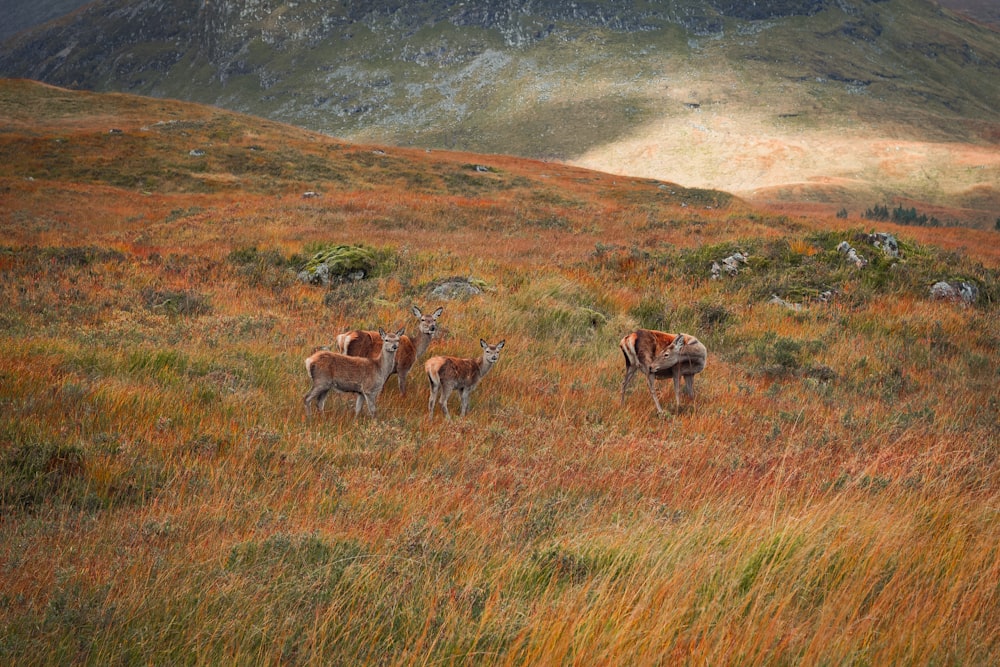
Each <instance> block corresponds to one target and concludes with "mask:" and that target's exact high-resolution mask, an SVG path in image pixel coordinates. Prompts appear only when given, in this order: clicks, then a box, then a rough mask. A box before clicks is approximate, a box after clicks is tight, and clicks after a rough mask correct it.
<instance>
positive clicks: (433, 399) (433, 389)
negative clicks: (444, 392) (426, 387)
mask: <svg viewBox="0 0 1000 667" xmlns="http://www.w3.org/2000/svg"><path fill="white" fill-rule="evenodd" d="M438 389H439V385H435V384H434V383H433V382H431V399H430V400H429V401H427V410H428V411H429V412H430V418H431V419H434V403H435V402H436V401H437V397H438Z"/></svg>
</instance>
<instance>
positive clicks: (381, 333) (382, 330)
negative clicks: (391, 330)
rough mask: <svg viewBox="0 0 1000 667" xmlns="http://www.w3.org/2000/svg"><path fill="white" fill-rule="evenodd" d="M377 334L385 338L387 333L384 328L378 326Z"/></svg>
mask: <svg viewBox="0 0 1000 667" xmlns="http://www.w3.org/2000/svg"><path fill="white" fill-rule="evenodd" d="M378 335H379V336H381V337H382V338H385V337H386V336H387V335H388V334H386V332H385V329H383V328H382V327H379V328H378Z"/></svg>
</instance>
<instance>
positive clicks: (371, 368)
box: [306, 350, 385, 392]
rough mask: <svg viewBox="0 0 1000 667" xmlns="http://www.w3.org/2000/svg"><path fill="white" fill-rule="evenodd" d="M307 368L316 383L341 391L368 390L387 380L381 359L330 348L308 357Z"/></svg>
mask: <svg viewBox="0 0 1000 667" xmlns="http://www.w3.org/2000/svg"><path fill="white" fill-rule="evenodd" d="M306 369H307V370H308V371H309V377H310V378H311V379H312V381H313V382H314V383H324V384H329V385H330V386H331V387H336V388H337V389H340V390H341V391H355V392H359V391H368V390H371V389H372V388H374V387H375V386H377V385H378V384H380V383H382V382H385V378H383V377H381V370H382V369H381V365H380V363H379V361H376V360H374V359H369V358H367V357H349V356H347V355H345V354H339V353H337V352H330V351H329V350H320V351H319V352H316V353H315V354H313V355H312V356H310V357H309V358H308V359H306Z"/></svg>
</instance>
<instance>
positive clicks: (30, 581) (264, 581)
mask: <svg viewBox="0 0 1000 667" xmlns="http://www.w3.org/2000/svg"><path fill="white" fill-rule="evenodd" d="M39 105H40V106H39V108H40V109H44V108H45V106H44V105H43V104H42V103H41V102H39ZM184 109H186V107H184V108H183V109H182V110H180V111H178V113H185V112H184ZM81 113H83V112H81ZM199 113H200V112H199ZM213 113H214V112H213ZM220 113H221V112H220ZM212 117H213V116H212V114H206V115H205V116H201V115H195V114H193V112H192V116H191V118H192V119H194V118H197V119H199V121H198V122H199V123H204V125H198V124H192V125H189V126H185V127H186V130H185V131H186V132H188V134H186V135H181V134H176V133H175V134H171V133H170V132H167V131H165V130H164V131H162V132H158V131H156V130H150V131H149V132H150V136H151V137H155V138H156V141H155V142H154V141H152V140H144V141H145V143H142V142H140V143H139V144H138V145H137V147H136V148H135V149H134V150H136V151H137V154H138V155H140V156H141V155H142V154H143V152H142V151H149V152H150V153H151V154H152V155H153V156H154V157H156V158H157V159H160V160H163V161H166V162H168V163H169V162H170V161H177V165H178V166H177V167H176V168H177V170H178V175H176V176H175V177H174V178H173V179H172V180H170V181H169V182H167V181H161V182H158V183H155V184H154V185H155V189H154V190H152V191H150V193H149V194H142V193H141V192H140V191H137V190H135V189H132V188H131V187H123V186H116V187H111V186H109V185H108V184H107V182H106V181H113V180H115V179H117V178H119V177H120V175H116V174H118V172H117V171H115V170H116V169H125V167H115V166H114V164H115V163H112V162H108V164H107V165H105V166H104V167H103V169H105V170H110V172H109V173H110V175H109V174H108V173H105V172H102V171H96V172H87V173H89V174H90V175H89V176H87V175H84V176H81V175H80V172H79V170H78V169H77V168H76V167H74V166H73V165H72V164H70V163H71V162H72V160H69V159H68V158H67V159H66V160H63V161H58V160H54V159H51V158H49V157H46V156H47V154H46V153H38V152H36V153H30V152H29V153H27V154H26V157H25V158H24V159H23V160H22V159H21V158H19V157H18V155H19V153H17V152H14V151H13V149H11V148H10V145H11V142H13V143H16V141H15V140H14V139H12V138H11V137H8V138H7V139H5V140H4V141H7V142H8V143H7V144H5V145H6V146H7V148H5V150H6V151H7V152H6V153H5V157H6V158H7V160H6V161H5V166H4V169H6V171H5V172H4V174H3V177H2V178H3V187H2V189H0V197H2V199H3V206H2V207H0V210H2V211H3V213H2V214H0V233H2V235H3V238H5V239H8V240H7V241H5V243H6V244H7V245H6V246H5V247H4V248H3V249H2V250H0V302H2V303H4V304H6V306H5V307H4V308H3V309H2V310H0V401H2V407H3V409H2V411H0V474H2V486H0V488H2V500H0V505H2V507H0V509H2V519H0V536H2V539H0V569H2V573H3V576H2V577H0V601H2V603H3V604H2V605H0V624H2V632H0V657H2V659H3V661H4V662H9V663H12V664H76V663H82V664H131V663H154V664H174V663H189V664H190V663H194V664H205V663H213V664H214V663H230V662H234V663H265V664H441V663H445V664H498V665H499V664H526V663H528V664H553V663H576V664H609V663H614V664H675V663H694V664H740V665H747V664H774V663H795V664H937V663H955V664H991V663H995V662H996V661H997V659H998V657H1000V635H998V634H997V632H996V628H997V627H1000V614H998V609H1000V605H998V602H1000V600H998V594H1000V589H998V588H997V583H996V582H997V581H998V580H1000V576H998V575H1000V572H998V568H1000V558H998V554H997V548H996V545H997V544H1000V533H998V530H1000V529H998V528H997V526H998V522H997V507H998V488H1000V487H998V481H1000V480H998V460H997V447H998V430H997V423H998V419H997V417H998V405H1000V404H998V401H997V395H998V392H997V388H998V376H997V370H996V369H997V366H998V361H1000V359H998V351H997V350H998V349H1000V346H998V344H997V343H998V341H1000V321H998V314H997V308H996V296H997V286H996V273H995V269H994V268H990V267H991V266H994V264H992V263H991V261H990V259H989V258H990V252H991V251H990V250H989V249H988V248H983V249H982V254H981V253H980V252H979V251H980V248H979V245H980V244H979V243H978V242H976V243H973V241H972V240H970V241H969V245H968V247H967V249H966V250H965V251H964V252H956V250H955V241H954V239H955V238H956V237H960V236H961V231H959V230H948V232H947V234H948V237H949V239H952V240H951V241H949V246H948V247H947V248H940V247H938V246H935V245H934V243H933V237H931V236H928V232H927V231H926V230H921V231H920V235H921V236H920V238H919V239H918V238H915V237H913V236H911V235H910V234H909V232H910V230H908V229H903V228H894V227H891V226H889V227H887V229H890V230H892V231H895V232H896V233H898V234H899V235H900V237H901V239H902V240H903V242H904V260H903V261H902V262H898V263H894V262H888V261H883V260H878V261H874V259H875V258H873V264H872V266H871V267H870V270H869V271H867V272H858V271H856V270H854V269H852V268H851V267H848V266H845V265H844V264H843V262H842V261H841V259H840V258H839V256H838V254H837V253H836V251H835V250H834V248H835V246H836V243H837V242H839V240H841V239H852V240H853V238H854V237H853V234H854V232H855V231H857V229H858V227H857V223H856V222H855V223H853V224H854V226H852V223H851V221H847V223H845V222H844V221H842V220H836V219H833V218H831V219H823V218H817V217H804V218H795V219H792V218H789V217H787V216H783V215H777V214H772V213H769V212H767V211H752V210H747V209H745V208H744V207H743V206H742V205H741V204H740V203H738V202H721V201H717V200H716V199H715V198H714V195H711V193H701V192H688V191H684V190H683V189H682V188H679V187H677V186H669V187H668V188H667V189H664V188H661V187H659V184H655V183H648V182H642V181H628V180H625V179H621V178H617V177H609V176H605V175H601V174H592V173H588V172H584V171H582V170H575V169H570V168H566V167H563V166H561V165H555V164H543V163H532V162H523V161H516V160H513V159H509V158H501V157H496V156H490V157H489V158H485V157H482V156H465V155H452V154H444V153H433V154H430V155H428V154H424V153H422V152H421V153H418V152H408V151H402V150H399V151H397V150H393V149H390V150H389V151H387V152H388V155H387V156H383V155H381V154H379V153H374V152H372V149H370V148H365V147H351V146H338V145H336V144H335V143H334V142H332V141H329V140H322V139H319V138H316V137H303V136H300V135H298V134H296V133H294V132H293V131H291V130H290V129H287V128H278V127H271V126H267V127H263V128H262V127H260V126H258V125H255V124H254V123H255V121H251V120H249V119H239V118H237V117H231V116H228V115H225V116H224V117H222V118H221V120H217V121H212V120H211V119H212ZM154 120H155V115H154V116H152V117H150V118H149V119H148V120H147V121H143V122H138V121H137V122H136V128H135V131H136V132H139V131H140V130H139V127H138V126H139V125H144V124H146V123H152V122H154ZM43 121H44V118H42V119H40V120H39V121H38V122H39V126H38V127H36V128H35V130H34V131H35V132H36V134H40V135H42V136H46V135H45V133H46V132H50V133H51V134H50V135H47V136H48V137H49V139H53V138H63V139H65V140H67V141H69V142H70V143H72V142H73V141H75V140H76V139H74V137H76V136H77V135H78V134H79V135H81V136H85V137H86V138H87V141H85V142H82V141H81V143H82V145H83V146H84V147H83V148H80V149H79V150H80V151H81V155H83V156H85V157H86V156H88V155H89V156H90V157H89V158H87V159H88V160H90V162H98V160H96V158H97V157H100V155H102V153H101V152H100V151H102V150H103V148H102V146H103V145H104V143H105V142H110V141H115V140H116V137H118V135H107V134H106V133H105V131H104V130H103V129H102V126H101V125H100V124H97V123H94V122H91V121H85V120H81V122H80V123H79V124H78V125H73V124H70V125H66V124H65V123H64V122H62V121H60V124H59V127H57V128H54V129H53V128H52V127H49V126H46V125H45V123H44V122H43ZM212 122H218V123H221V126H220V127H222V129H225V130H226V131H227V132H229V133H230V135H231V136H232V137H233V138H232V139H231V141H230V144H231V145H233V146H239V145H240V143H241V141H243V140H241V139H239V137H241V136H251V135H252V137H253V139H252V140H246V141H247V143H253V145H259V146H260V147H261V150H259V151H253V154H254V156H255V157H254V159H258V158H259V159H260V160H265V161H266V160H268V159H270V157H269V156H272V155H274V154H277V162H276V163H274V165H272V166H273V169H271V168H268V169H265V168H264V167H265V166H267V165H268V164H271V163H267V162H265V163H262V164H261V165H258V167H255V168H256V169H257V171H253V172H252V171H239V172H238V174H237V175H238V176H239V179H240V182H241V183H242V184H241V185H237V186H232V185H231V184H227V183H228V182H225V183H224V182H223V180H222V179H217V182H216V184H215V185H212V186H211V187H206V188H205V191H194V192H192V191H190V190H189V189H188V188H189V187H193V186H190V182H189V181H188V180H186V179H187V177H186V176H184V175H183V173H181V172H182V171H183V169H182V167H183V164H184V163H185V162H186V160H187V159H188V158H187V156H186V154H187V150H188V148H187V147H188V146H189V145H190V144H191V143H192V142H195V143H197V139H198V137H199V135H198V134H197V133H198V132H206V133H211V132H215V133H216V134H217V133H218V132H220V131H221V130H220V129H219V127H215V128H214V129H213V126H212V124H211V123H212ZM122 125H124V123H122ZM244 125H245V127H244ZM168 127H172V126H168ZM191 133H194V136H193V138H192V134H191ZM14 136H15V138H16V135H14ZM93 151H97V155H96V156H95V155H92V152H93ZM258 154H260V155H258ZM297 155H300V156H302V157H301V158H299V157H296V156H297ZM320 158H322V160H321V159H320ZM212 159H215V158H212V157H209V160H212ZM227 159H228V160H230V162H220V164H219V165H209V170H210V171H212V173H222V168H223V167H224V166H226V165H229V167H230V168H232V169H235V168H236V167H234V166H233V165H236V166H239V165H238V164H237V163H236V162H235V160H236V158H235V157H233V156H229V158H227ZM386 160H388V161H389V162H388V163H386ZM324 161H326V162H324ZM286 162H290V166H289V165H286V164H285V163H286ZM481 162H487V163H488V164H489V166H490V167H491V168H492V171H488V172H477V171H475V170H474V169H470V168H469V165H475V164H478V163H481ZM39 164H40V165H42V166H44V167H45V169H46V174H42V173H41V172H40V171H38V172H32V171H31V170H33V169H40V167H38V166H37V165H39ZM324 164H326V165H327V167H326V168H329V170H330V172H324V173H326V177H325V178H323V179H319V180H313V179H311V178H309V176H308V173H306V172H307V171H308V170H305V169H303V167H302V165H307V166H310V168H315V169H319V168H320V167H322V166H323V165H324ZM184 168H187V167H184ZM337 170H340V171H337ZM333 172H336V173H339V174H340V176H339V177H334V176H331V175H330V174H331V173H333ZM26 174H27V175H32V177H33V178H34V179H35V180H31V181H28V180H25V178H24V177H25V175H26ZM275 174H276V175H275ZM185 183H187V184H188V185H185ZM140 187H141V186H140ZM199 187H201V186H199ZM307 189H319V190H322V193H323V196H322V197H319V198H314V199H303V198H302V196H301V192H302V191H305V190H307ZM682 204H686V205H682ZM709 207H711V208H709ZM969 238H970V239H974V237H969ZM975 238H978V237H975ZM332 242H338V243H359V242H361V243H367V244H370V245H374V246H378V247H380V248H384V249H387V250H388V251H389V254H390V256H391V258H392V259H391V261H390V262H389V263H388V264H387V266H386V267H385V271H384V272H382V273H381V274H380V275H378V276H376V277H373V278H370V279H368V280H366V281H361V282H359V283H345V284H340V285H335V286H334V287H332V288H323V287H318V286H310V285H304V284H302V283H299V282H298V281H297V280H296V279H295V277H294V273H295V266H296V262H298V261H301V260H302V259H303V258H304V257H305V256H306V254H307V253H308V249H309V248H310V247H314V246H315V245H316V244H320V243H332ZM737 248H742V249H744V250H746V251H747V252H748V253H749V255H750V257H751V261H750V263H749V265H748V267H747V270H746V271H745V272H744V273H743V274H741V275H740V276H738V277H736V278H731V279H725V280H721V281H712V280H710V279H709V274H708V265H707V262H706V260H710V259H712V258H714V257H717V256H719V254H720V253H728V252H731V251H732V250H735V249H737ZM864 251H865V252H869V253H870V252H871V250H870V249H869V248H864ZM456 276H457V277H463V278H471V279H473V280H475V281H476V284H479V285H482V286H483V287H484V292H483V294H482V295H480V296H477V297H472V298H470V299H467V300H458V301H448V302H442V303H437V302H432V301H431V300H430V297H429V293H430V290H431V288H432V287H433V286H434V285H436V284H437V283H438V282H439V281H441V280H443V279H445V278H450V277H456ZM938 277H949V278H959V277H964V278H967V279H974V280H976V281H977V284H979V285H980V287H981V290H982V295H981V298H980V301H979V302H978V303H977V304H975V305H972V306H963V305H959V304H954V303H947V302H935V301H931V300H930V299H929V298H928V296H927V294H926V291H925V287H926V285H925V283H926V282H927V281H928V280H933V279H936V278H938ZM821 287H831V288H836V290H837V293H836V295H835V297H834V299H833V300H832V301H830V302H829V303H822V302H819V301H815V300H812V299H814V296H815V295H816V294H817V293H818V292H819V291H821V290H820V288H821ZM772 292H777V293H780V295H781V296H783V297H787V298H789V299H793V300H797V301H801V302H802V303H805V304H806V306H807V307H806V308H805V309H804V310H802V311H791V310H788V309H785V308H782V307H780V306H775V305H770V304H767V303H766V301H767V299H768V297H769V296H770V294H771V293H772ZM412 304H417V305H419V306H420V307H421V308H423V309H425V310H426V309H427V308H429V307H432V306H435V307H436V305H443V306H444V309H445V310H444V314H443V315H442V317H441V320H440V324H441V327H442V331H441V335H440V336H439V337H438V339H437V340H435V341H434V342H433V343H432V346H431V348H430V352H429V353H430V354H456V355H461V356H468V355H472V354H475V353H476V352H477V350H478V340H479V338H486V339H487V340H490V341H491V342H492V341H494V339H499V338H501V337H503V338H506V340H507V345H506V347H505V349H504V354H503V355H502V357H501V360H500V362H499V364H498V365H497V366H496V368H494V369H493V370H492V371H491V373H490V375H489V376H487V377H486V378H485V379H484V381H483V383H482V385H481V386H480V387H479V388H478V389H477V390H476V392H475V393H474V394H473V395H472V407H471V410H470V413H469V415H468V416H467V417H466V418H464V419H455V420H454V421H453V422H451V423H447V424H446V423H444V422H442V421H435V422H430V421H428V420H427V418H426V409H427V405H426V401H427V389H426V386H425V385H424V383H423V382H422V380H421V378H420V375H419V373H417V374H416V375H413V376H411V382H410V386H411V391H410V393H409V395H407V396H406V397H400V396H399V394H398V389H397V387H396V383H395V382H394V381H392V380H390V382H389V383H388V384H387V386H386V389H385V391H384V392H383V394H382V396H381V397H380V399H379V415H380V416H379V418H378V419H377V420H374V421H372V420H368V419H364V418H363V419H360V420H354V419H353V417H352V411H351V410H350V409H349V405H348V403H349V401H348V400H347V399H339V398H338V399H334V400H331V401H329V403H328V414H327V415H325V416H324V417H323V418H321V419H317V420H314V421H311V422H307V421H306V420H305V417H304V409H303V407H302V403H301V400H302V396H303V394H304V393H305V391H306V390H307V389H308V384H309V383H308V379H307V377H306V374H305V370H304V367H303V365H302V360H303V359H304V357H305V356H306V355H307V354H308V353H309V351H310V350H311V349H312V347H313V346H315V345H319V344H329V343H330V342H331V341H332V339H333V336H334V335H335V334H336V333H338V332H339V331H342V330H344V329H347V328H353V327H359V326H360V327H372V326H380V325H381V326H392V327H396V326H401V325H403V324H410V319H412V317H411V316H410V315H408V313H409V307H410V305H412ZM639 325H645V326H653V325H657V326H662V327H664V328H669V329H671V330H675V331H676V330H683V331H687V332H690V333H695V334H697V335H698V336H699V338H700V339H701V340H702V341H704V342H705V343H706V344H707V345H708V347H709V351H710V358H709V365H708V367H707V369H706V370H705V372H704V373H703V374H701V375H699V376H698V377H697V379H696V383H695V384H696V393H697V398H696V401H695V402H694V404H693V405H690V406H687V407H686V408H685V409H684V410H682V411H681V412H680V413H669V414H667V415H666V416H664V417H663V418H658V417H657V416H656V413H655V410H654V409H653V405H652V401H651V400H650V399H649V396H648V394H647V392H646V390H645V388H644V387H642V386H641V384H642V383H641V382H640V383H636V385H634V386H633V388H632V390H631V391H630V392H629V393H628V395H627V397H626V401H625V403H624V405H620V404H619V403H618V393H619V391H620V383H621V380H622V376H623V362H622V359H621V355H620V353H619V351H618V349H617V341H618V339H619V338H620V337H621V336H622V335H623V334H624V333H626V332H627V331H628V330H629V329H631V328H634V327H636V326H639ZM661 386H662V385H661Z"/></svg>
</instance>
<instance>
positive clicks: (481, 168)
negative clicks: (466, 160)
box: [476, 164, 490, 174]
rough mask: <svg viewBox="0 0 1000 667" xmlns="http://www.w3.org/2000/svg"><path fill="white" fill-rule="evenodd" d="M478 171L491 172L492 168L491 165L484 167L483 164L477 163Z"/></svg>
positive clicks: (481, 172) (482, 172)
mask: <svg viewBox="0 0 1000 667" xmlns="http://www.w3.org/2000/svg"><path fill="white" fill-rule="evenodd" d="M476 171H477V172H479V173H480V174H488V173H489V172H490V168H489V167H484V166H483V165H481V164H477V165H476Z"/></svg>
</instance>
